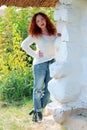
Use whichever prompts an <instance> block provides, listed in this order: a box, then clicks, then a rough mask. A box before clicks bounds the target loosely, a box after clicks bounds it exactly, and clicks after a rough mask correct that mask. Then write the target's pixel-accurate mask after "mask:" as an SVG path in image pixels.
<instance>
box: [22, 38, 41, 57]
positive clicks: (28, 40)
mask: <svg viewBox="0 0 87 130" xmlns="http://www.w3.org/2000/svg"><path fill="white" fill-rule="evenodd" d="M34 42H35V39H34V38H32V37H31V36H28V37H27V38H26V39H25V40H24V41H23V42H22V43H21V47H22V49H23V50H24V51H25V52H26V53H27V54H28V55H30V56H32V57H33V58H38V52H37V51H35V50H33V49H31V47H30V45H31V44H33V43H34Z"/></svg>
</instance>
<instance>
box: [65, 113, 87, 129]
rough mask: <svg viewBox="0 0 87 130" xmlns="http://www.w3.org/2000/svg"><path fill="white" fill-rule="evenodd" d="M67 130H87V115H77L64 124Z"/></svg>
mask: <svg viewBox="0 0 87 130" xmlns="http://www.w3.org/2000/svg"><path fill="white" fill-rule="evenodd" d="M63 126H65V128H66V129H67V130H87V115H85V116H83V115H75V116H71V117H69V118H68V119H67V121H66V122H65V123H64V124H63Z"/></svg>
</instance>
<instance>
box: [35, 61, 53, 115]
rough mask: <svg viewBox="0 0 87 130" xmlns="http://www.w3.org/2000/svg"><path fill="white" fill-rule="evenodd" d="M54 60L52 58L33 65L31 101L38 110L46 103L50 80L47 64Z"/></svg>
mask: <svg viewBox="0 0 87 130" xmlns="http://www.w3.org/2000/svg"><path fill="white" fill-rule="evenodd" d="M53 62H54V59H52V60H50V61H47V62H44V63H40V64H36V65H34V68H33V69H34V70H33V71H34V90H33V102H34V110H35V111H37V112H39V111H42V109H43V108H45V106H46V105H47V103H48V100H49V98H50V93H49V91H48V82H49V81H50V80H51V77H50V72H49V65H50V64H52V63H53Z"/></svg>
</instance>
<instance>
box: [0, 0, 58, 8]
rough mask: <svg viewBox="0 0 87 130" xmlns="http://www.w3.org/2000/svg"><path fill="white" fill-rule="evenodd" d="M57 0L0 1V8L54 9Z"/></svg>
mask: <svg viewBox="0 0 87 130" xmlns="http://www.w3.org/2000/svg"><path fill="white" fill-rule="evenodd" d="M57 2H58V0H0V6H2V5H7V6H17V7H27V6H32V7H54V6H55V5H56V3H57Z"/></svg>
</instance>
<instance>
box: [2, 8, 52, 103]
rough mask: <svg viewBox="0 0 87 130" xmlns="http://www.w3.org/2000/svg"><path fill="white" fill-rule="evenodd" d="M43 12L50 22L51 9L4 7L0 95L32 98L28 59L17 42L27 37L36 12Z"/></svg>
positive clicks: (6, 98) (30, 58)
mask: <svg viewBox="0 0 87 130" xmlns="http://www.w3.org/2000/svg"><path fill="white" fill-rule="evenodd" d="M39 11H41V12H44V13H46V14H47V15H48V16H49V17H50V19H51V20H52V21H53V22H54V20H53V12H54V8H32V7H28V8H17V7H8V8H6V11H5V12H6V13H5V17H0V96H1V98H2V99H5V100H9V101H12V100H19V99H23V97H29V96H31V95H32V89H33V73H32V60H33V59H32V57H30V56H29V55H26V53H25V52H24V51H23V50H22V48H21V46H20V45H21V42H22V40H23V39H25V38H26V37H27V36H28V26H29V23H30V20H31V18H32V16H33V15H34V14H35V13H36V12H39Z"/></svg>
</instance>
